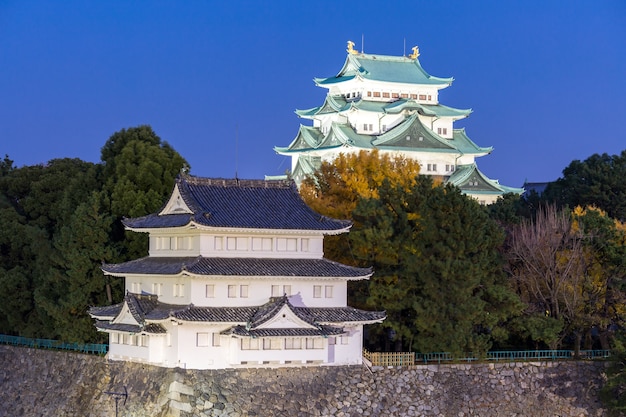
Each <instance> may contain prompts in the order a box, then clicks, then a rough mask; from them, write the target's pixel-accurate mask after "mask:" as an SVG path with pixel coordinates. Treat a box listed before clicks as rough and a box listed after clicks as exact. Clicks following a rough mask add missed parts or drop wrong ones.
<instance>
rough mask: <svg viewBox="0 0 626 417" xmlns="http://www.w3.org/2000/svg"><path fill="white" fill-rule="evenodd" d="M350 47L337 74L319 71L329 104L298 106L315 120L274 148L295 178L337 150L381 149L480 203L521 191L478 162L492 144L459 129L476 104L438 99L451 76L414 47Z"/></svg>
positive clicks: (318, 81)
mask: <svg viewBox="0 0 626 417" xmlns="http://www.w3.org/2000/svg"><path fill="white" fill-rule="evenodd" d="M347 52H348V55H347V57H346V61H345V63H344V64H343V67H342V68H341V70H340V71H339V73H338V74H337V75H336V76H334V77H329V78H315V84H316V85H318V86H319V87H322V88H325V89H326V90H328V92H327V94H326V99H325V101H324V103H323V104H322V105H321V106H318V107H314V108H312V109H307V110H297V111H296V113H297V114H298V116H299V117H301V118H303V119H307V120H311V121H312V122H313V125H312V126H305V125H301V126H300V130H299V131H298V134H297V135H296V137H295V139H294V140H293V141H292V142H291V144H289V145H288V146H287V147H275V148H274V150H275V151H276V152H277V153H279V154H281V155H286V156H289V157H291V176H292V177H293V178H294V179H295V180H296V182H297V183H300V182H302V180H303V179H304V177H305V176H307V175H310V174H312V173H313V172H314V171H315V170H316V169H317V168H319V167H320V165H321V163H322V162H323V161H329V162H332V161H333V160H334V159H335V158H336V157H337V155H338V154H339V153H358V152H359V151H361V150H372V149H378V150H379V152H380V153H381V154H384V153H390V154H396V155H397V154H400V155H403V156H406V157H408V158H412V159H415V160H417V161H418V162H419V163H420V166H421V172H420V173H421V174H426V175H432V176H436V177H440V178H441V179H442V180H444V181H446V182H449V183H452V184H454V185H455V186H457V187H459V188H460V189H461V191H462V192H463V193H464V194H466V195H468V196H471V197H473V198H475V199H477V200H478V201H479V202H481V203H482V204H490V203H493V202H495V201H496V200H497V199H498V197H500V196H502V195H503V194H506V193H516V194H521V193H522V192H523V189H521V188H512V187H507V186H504V185H501V184H500V183H499V182H498V181H496V180H492V179H489V178H488V177H487V176H486V175H485V174H483V173H482V172H481V171H480V170H479V169H478V166H477V165H476V158H479V157H481V156H484V155H487V154H489V153H491V151H492V150H493V148H491V147H481V146H478V145H476V144H475V143H474V142H473V141H472V140H471V139H470V138H469V137H468V136H467V134H466V133H465V130H464V129H455V128H454V126H453V124H454V122H455V121H457V120H459V119H463V118H466V117H468V116H469V114H470V113H471V110H469V109H455V108H452V107H448V106H444V105H442V104H440V103H439V91H440V90H442V89H444V88H447V87H449V86H450V85H451V84H452V81H453V79H452V78H439V77H434V76H431V75H429V74H428V73H427V72H426V71H425V70H424V69H423V68H422V66H421V64H420V61H419V59H418V57H419V50H418V48H417V47H414V48H413V53H412V54H410V55H409V56H406V57H405V56H387V55H372V54H365V53H362V52H358V51H357V50H355V49H354V43H353V42H348V49H347Z"/></svg>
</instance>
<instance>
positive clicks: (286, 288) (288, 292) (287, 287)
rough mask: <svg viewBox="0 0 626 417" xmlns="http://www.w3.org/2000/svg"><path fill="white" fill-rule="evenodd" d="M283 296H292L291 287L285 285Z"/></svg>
mask: <svg viewBox="0 0 626 417" xmlns="http://www.w3.org/2000/svg"><path fill="white" fill-rule="evenodd" d="M283 294H285V295H286V296H287V297H289V296H290V295H291V285H283Z"/></svg>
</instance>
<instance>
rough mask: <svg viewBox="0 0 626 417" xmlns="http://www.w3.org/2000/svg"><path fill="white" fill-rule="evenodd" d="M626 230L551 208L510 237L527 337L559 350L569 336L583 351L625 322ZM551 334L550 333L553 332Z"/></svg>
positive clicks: (594, 216) (596, 216)
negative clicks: (595, 337) (584, 342)
mask: <svg viewBox="0 0 626 417" xmlns="http://www.w3.org/2000/svg"><path fill="white" fill-rule="evenodd" d="M622 229H623V226H621V224H620V223H619V222H617V223H616V222H614V221H613V220H611V219H609V218H608V217H606V215H605V214H604V213H603V212H601V211H599V210H597V209H595V208H588V209H586V210H583V209H582V208H580V207H578V208H576V210H574V212H573V213H571V212H570V211H568V210H558V209H557V208H556V206H554V205H549V206H546V207H544V208H543V209H541V210H540V211H539V212H538V214H537V216H536V218H534V219H531V220H526V221H524V222H523V223H522V224H521V225H519V226H518V227H517V228H516V229H515V230H514V231H513V233H512V234H511V237H510V246H509V251H508V256H509V263H508V265H509V272H510V274H511V276H512V278H513V279H514V281H515V284H516V288H517V290H518V292H519V294H520V296H521V297H522V299H523V301H524V302H525V303H526V306H527V307H526V310H525V313H526V314H525V315H526V317H527V320H526V323H525V324H526V325H525V326H522V327H525V328H526V332H527V335H528V336H530V337H531V338H532V339H533V340H535V341H542V342H545V343H546V344H548V346H549V347H550V348H552V349H555V348H557V346H559V345H560V343H561V342H562V341H563V339H564V338H565V337H567V336H572V337H573V347H574V349H575V350H577V351H578V349H580V347H581V341H582V339H583V337H585V336H586V339H587V343H588V345H589V346H588V347H591V346H590V343H591V333H592V330H593V329H595V330H596V332H599V334H600V342H601V344H602V346H603V348H608V334H609V329H610V328H611V326H615V325H621V324H622V323H623V319H624V307H623V305H624V293H623V285H624V276H625V275H624V260H625V259H626V257H625V255H626V252H625V249H626V246H625V245H624V242H625V240H624V233H623V230H622ZM550 329H551V331H549V330H550Z"/></svg>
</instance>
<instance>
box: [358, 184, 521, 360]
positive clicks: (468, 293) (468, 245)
mask: <svg viewBox="0 0 626 417" xmlns="http://www.w3.org/2000/svg"><path fill="white" fill-rule="evenodd" d="M354 218H355V220H356V221H357V222H356V225H355V227H354V230H353V231H352V233H351V234H350V238H351V242H352V247H353V251H354V253H355V254H356V256H357V257H358V258H359V259H362V260H363V261H365V262H366V263H371V264H372V265H373V266H374V270H375V273H374V276H373V277H372V279H371V281H370V285H369V293H370V294H369V298H368V302H369V304H370V305H371V306H373V307H376V308H383V309H385V310H386V311H387V314H388V319H387V320H386V321H385V323H384V326H388V327H391V328H392V329H393V330H394V332H395V334H396V338H397V339H398V340H400V339H402V340H403V341H404V344H405V347H409V348H413V349H416V350H418V351H422V352H431V351H451V352H454V353H460V352H463V351H474V352H485V351H486V350H488V349H489V348H490V346H491V344H492V343H493V342H494V341H499V340H503V339H504V338H506V336H507V331H506V329H505V327H504V323H505V321H506V320H507V319H508V318H510V317H511V316H513V315H515V314H517V312H518V311H519V310H520V309H521V305H520V303H519V300H518V299H517V297H516V296H515V294H514V293H513V292H512V291H511V290H510V289H509V287H508V284H507V281H506V277H505V276H504V274H503V269H502V262H501V259H500V257H499V254H498V247H499V245H500V244H501V243H502V241H503V239H504V235H503V232H502V230H501V229H500V228H499V227H498V225H497V224H496V223H495V222H494V221H493V220H491V219H490V218H489V217H488V215H487V211H486V210H485V209H484V208H483V207H482V206H480V205H479V204H478V203H477V202H476V201H474V200H472V199H470V198H468V197H466V196H464V195H462V194H461V192H460V191H459V190H458V189H457V188H455V187H453V186H451V185H446V186H442V185H438V186H434V184H433V181H432V179H431V178H430V177H425V176H420V177H418V179H417V182H416V184H415V185H414V186H413V187H411V188H410V189H409V190H408V191H407V190H404V189H403V188H402V187H399V186H396V187H393V186H391V185H390V183H389V182H384V183H383V185H382V186H381V187H380V188H379V189H378V198H369V199H363V200H362V201H361V202H360V203H359V204H358V206H357V208H356V210H355V212H354ZM398 347H399V346H398Z"/></svg>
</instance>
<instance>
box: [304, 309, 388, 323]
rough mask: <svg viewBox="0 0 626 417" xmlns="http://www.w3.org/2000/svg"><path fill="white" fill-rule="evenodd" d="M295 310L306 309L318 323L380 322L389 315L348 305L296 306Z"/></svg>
mask: <svg viewBox="0 0 626 417" xmlns="http://www.w3.org/2000/svg"><path fill="white" fill-rule="evenodd" d="M295 310H304V311H305V312H306V313H307V314H310V315H311V316H313V317H315V320H316V321H317V322H318V323H343V322H380V321H383V320H384V319H385V317H386V316H387V315H386V313H385V312H384V311H365V310H358V309H356V308H354V307H347V306H346V307H329V308H321V307H317V308H315V307H314V308H310V307H295Z"/></svg>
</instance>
